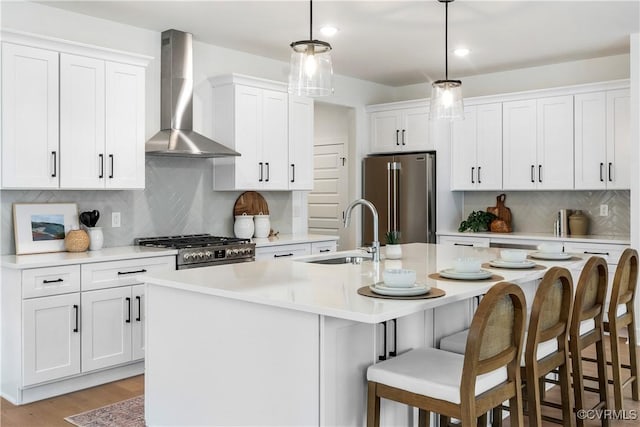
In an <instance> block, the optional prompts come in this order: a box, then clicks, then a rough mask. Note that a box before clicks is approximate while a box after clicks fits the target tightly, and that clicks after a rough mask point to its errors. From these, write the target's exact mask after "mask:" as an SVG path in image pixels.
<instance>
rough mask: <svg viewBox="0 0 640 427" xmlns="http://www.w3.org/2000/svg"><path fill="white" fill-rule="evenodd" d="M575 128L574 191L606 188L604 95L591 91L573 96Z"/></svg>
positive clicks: (605, 107) (605, 103) (605, 104)
mask: <svg viewBox="0 0 640 427" xmlns="http://www.w3.org/2000/svg"><path fill="white" fill-rule="evenodd" d="M574 103H575V110H574V127H575V150H574V168H575V171H574V173H575V188H576V190H593V189H604V188H606V181H605V163H606V158H607V152H606V135H607V122H606V109H607V102H606V94H605V93H604V92H594V93H585V94H579V95H576V96H575V97H574Z"/></svg>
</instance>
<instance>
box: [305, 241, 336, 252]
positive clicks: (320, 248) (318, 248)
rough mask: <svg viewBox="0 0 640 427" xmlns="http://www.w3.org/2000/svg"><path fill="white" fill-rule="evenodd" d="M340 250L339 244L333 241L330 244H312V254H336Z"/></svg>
mask: <svg viewBox="0 0 640 427" xmlns="http://www.w3.org/2000/svg"><path fill="white" fill-rule="evenodd" d="M337 248H338V245H337V242H336V241H335V240H332V241H330V242H314V243H311V253H312V254H313V255H315V254H323V253H328V252H335V251H336V250H337Z"/></svg>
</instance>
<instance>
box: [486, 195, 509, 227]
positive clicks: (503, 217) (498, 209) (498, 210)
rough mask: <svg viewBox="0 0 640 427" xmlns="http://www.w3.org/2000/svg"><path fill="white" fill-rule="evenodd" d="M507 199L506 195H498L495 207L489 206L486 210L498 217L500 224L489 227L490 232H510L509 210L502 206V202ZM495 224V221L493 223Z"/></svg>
mask: <svg viewBox="0 0 640 427" xmlns="http://www.w3.org/2000/svg"><path fill="white" fill-rule="evenodd" d="M506 199H507V195H506V194H504V193H503V194H500V195H499V196H498V197H496V206H490V207H488V208H487V212H490V213H492V214H494V215H495V216H497V217H498V220H500V221H501V222H502V223H500V224H493V223H492V227H491V231H493V232H499V233H510V232H511V231H512V227H511V209H509V208H508V207H506V206H505V205H504V201H505V200H506ZM496 221H497V220H496ZM494 222H495V221H494Z"/></svg>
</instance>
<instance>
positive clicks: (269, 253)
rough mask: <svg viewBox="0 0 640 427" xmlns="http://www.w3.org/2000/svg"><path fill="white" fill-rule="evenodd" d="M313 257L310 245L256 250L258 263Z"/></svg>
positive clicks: (299, 244) (278, 246)
mask: <svg viewBox="0 0 640 427" xmlns="http://www.w3.org/2000/svg"><path fill="white" fill-rule="evenodd" d="M302 255H311V244H310V243H298V244H292V245H277V246H266V247H260V248H256V261H260V260H264V259H290V258H293V257H294V256H302Z"/></svg>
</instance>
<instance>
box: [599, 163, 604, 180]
mask: <svg viewBox="0 0 640 427" xmlns="http://www.w3.org/2000/svg"><path fill="white" fill-rule="evenodd" d="M603 166H604V163H600V182H603V181H604V178H603V177H602V167H603Z"/></svg>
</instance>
